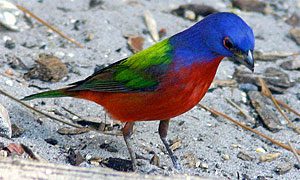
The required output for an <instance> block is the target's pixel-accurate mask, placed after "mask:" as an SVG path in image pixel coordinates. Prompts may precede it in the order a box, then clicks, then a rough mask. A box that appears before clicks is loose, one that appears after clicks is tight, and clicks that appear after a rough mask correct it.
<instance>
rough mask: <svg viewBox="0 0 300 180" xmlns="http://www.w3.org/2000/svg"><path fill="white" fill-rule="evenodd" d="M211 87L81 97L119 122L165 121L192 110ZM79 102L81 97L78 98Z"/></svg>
mask: <svg viewBox="0 0 300 180" xmlns="http://www.w3.org/2000/svg"><path fill="white" fill-rule="evenodd" d="M209 85H210V83H200V84H198V85H197V86H193V85H192V84H187V85H185V86H184V85H182V84H181V87H179V86H173V87H170V88H168V89H167V90H161V91H156V92H142V93H103V92H92V91H85V92H82V97H84V99H88V100H91V101H94V102H96V103H98V104H100V105H102V106H103V107H104V108H105V109H106V111H107V112H108V113H109V114H110V115H111V116H112V117H113V118H114V119H116V120H119V121H122V122H129V121H150V120H165V119H170V118H173V117H176V116H178V115H180V114H183V113H185V112H187V111H188V110H190V109H191V108H193V107H194V106H195V105H196V104H197V103H198V102H199V101H200V100H201V99H202V97H203V96H204V95H205V93H206V92H207V89H208V87H209ZM78 97H79V98H81V97H80V95H79V96H78Z"/></svg>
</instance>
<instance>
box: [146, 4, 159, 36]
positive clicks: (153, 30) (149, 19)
mask: <svg viewBox="0 0 300 180" xmlns="http://www.w3.org/2000/svg"><path fill="white" fill-rule="evenodd" d="M144 18H145V23H146V25H147V28H148V30H149V32H150V34H151V36H152V39H153V40H154V41H155V42H158V41H159V34H158V31H157V24H156V21H155V19H154V18H153V16H152V14H151V12H150V11H149V10H146V11H145V13H144Z"/></svg>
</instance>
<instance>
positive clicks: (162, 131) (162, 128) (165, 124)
mask: <svg viewBox="0 0 300 180" xmlns="http://www.w3.org/2000/svg"><path fill="white" fill-rule="evenodd" d="M169 122H170V120H161V121H160V122H159V128H158V133H159V136H160V139H161V140H162V142H163V143H164V145H165V147H166V149H167V151H168V154H169V156H170V157H171V160H172V162H173V165H174V167H175V169H177V170H181V165H180V164H179V162H178V160H177V157H176V156H174V154H173V151H172V150H171V148H170V145H169V143H168V141H167V134H168V128H169Z"/></svg>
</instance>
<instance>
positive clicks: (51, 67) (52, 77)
mask: <svg viewBox="0 0 300 180" xmlns="http://www.w3.org/2000/svg"><path fill="white" fill-rule="evenodd" d="M36 63H37V64H36V65H35V67H33V68H32V69H31V70H29V71H28V72H27V73H26V74H25V75H24V77H25V78H27V79H28V78H33V79H35V78H37V79H40V80H43V81H52V82H57V81H60V80H61V79H62V78H64V77H66V76H67V74H68V68H67V66H66V65H65V64H64V63H63V62H62V61H61V60H60V59H59V58H58V57H56V56H53V55H49V54H40V55H39V58H38V60H37V61H36Z"/></svg>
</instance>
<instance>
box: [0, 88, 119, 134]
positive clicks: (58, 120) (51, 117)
mask: <svg viewBox="0 0 300 180" xmlns="http://www.w3.org/2000/svg"><path fill="white" fill-rule="evenodd" d="M0 94H3V95H4V96H6V97H8V98H10V99H12V100H14V101H15V102H17V103H19V104H21V105H23V106H25V107H27V108H28V109H30V110H32V111H33V112H36V113H38V114H41V115H44V116H45V117H48V118H50V119H52V120H54V121H57V122H60V123H63V124H66V125H69V126H71V127H74V128H81V129H84V128H86V129H87V130H88V131H95V132H97V133H101V134H105V135H113V136H118V135H119V134H120V133H118V132H117V133H111V132H102V131H98V130H96V129H93V128H90V127H89V128H87V127H83V126H81V125H78V124H74V123H71V122H68V121H65V120H63V119H59V118H56V117H54V116H52V115H50V114H47V113H44V112H42V111H40V110H38V109H35V108H34V107H31V106H30V105H28V104H26V103H24V102H22V101H21V100H19V99H17V98H15V97H13V96H12V95H10V94H8V93H6V92H4V91H3V90H1V89H0Z"/></svg>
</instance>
